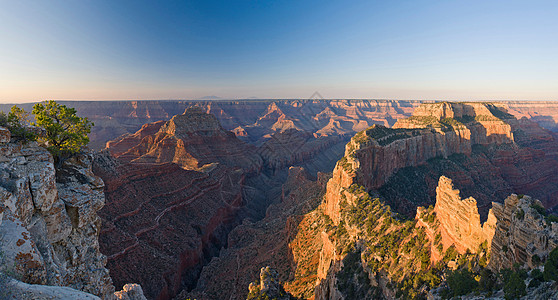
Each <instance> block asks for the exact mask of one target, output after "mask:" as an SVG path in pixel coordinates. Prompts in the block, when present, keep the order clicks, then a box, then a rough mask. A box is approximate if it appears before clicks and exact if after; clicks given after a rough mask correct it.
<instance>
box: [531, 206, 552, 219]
mask: <svg viewBox="0 0 558 300" xmlns="http://www.w3.org/2000/svg"><path fill="white" fill-rule="evenodd" d="M530 207H531V208H532V209H534V210H536V211H537V212H538V213H539V214H540V215H542V216H545V217H546V216H548V213H547V212H546V209H545V208H544V207H542V206H540V205H539V204H537V203H533V204H531V206H530Z"/></svg>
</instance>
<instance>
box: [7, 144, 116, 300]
mask: <svg viewBox="0 0 558 300" xmlns="http://www.w3.org/2000/svg"><path fill="white" fill-rule="evenodd" d="M103 187H104V184H103V181H102V180H101V179H100V178H99V177H97V176H95V175H93V173H92V171H91V161H90V156H88V155H80V156H77V157H74V158H72V159H69V160H66V161H65V162H64V163H63V165H62V167H61V168H60V169H58V170H55V167H54V163H53V158H52V156H51V155H50V153H49V152H48V151H47V150H46V149H44V148H42V147H39V146H38V145H37V143H36V142H29V143H28V144H21V143H2V144H0V253H2V257H1V259H2V264H1V267H0V272H1V273H4V274H11V275H10V276H12V277H15V278H17V279H19V280H20V281H22V282H20V281H18V280H11V281H8V283H7V285H8V287H10V286H11V287H12V288H13V289H14V292H15V293H17V294H18V295H20V294H21V293H23V294H21V295H23V296H25V295H48V294H49V293H50V294H53V293H56V288H50V287H43V286H46V285H48V286H66V287H69V288H73V289H76V290H79V291H83V292H87V293H91V294H94V295H97V296H99V297H102V298H105V299H110V298H112V297H113V292H114V286H113V285H112V281H111V278H110V277H109V272H108V270H107V269H106V268H105V264H106V257H105V256H104V255H102V254H101V253H100V251H99V244H98V236H99V230H100V219H99V218H98V217H97V214H96V212H97V211H98V210H99V209H101V207H102V206H103V205H104V201H105V198H104V194H103ZM29 284H31V285H29ZM37 293H38V294H37ZM68 293H69V294H72V293H75V294H76V295H79V292H77V291H72V290H71V289H61V290H60V295H66V294H67V295H69V294H68ZM25 297H27V296H25ZM29 297H34V296H29ZM84 297H85V296H84Z"/></svg>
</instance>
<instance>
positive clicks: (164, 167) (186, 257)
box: [95, 157, 244, 299]
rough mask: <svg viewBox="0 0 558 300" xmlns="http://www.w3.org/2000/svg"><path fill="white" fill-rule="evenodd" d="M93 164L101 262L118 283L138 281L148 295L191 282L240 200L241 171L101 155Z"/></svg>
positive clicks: (169, 292) (169, 293)
mask: <svg viewBox="0 0 558 300" xmlns="http://www.w3.org/2000/svg"><path fill="white" fill-rule="evenodd" d="M95 168H96V169H95V172H96V173H97V174H99V175H100V176H102V177H103V178H104V180H105V183H106V188H105V194H106V197H107V203H108V205H107V206H106V207H105V208H104V209H103V210H101V211H100V212H99V215H100V217H101V218H102V219H103V223H102V231H101V235H100V244H101V251H102V252H103V253H105V254H106V255H107V256H108V263H107V267H108V268H109V269H110V272H111V276H112V277H113V280H114V283H115V285H116V286H117V287H121V286H122V285H124V284H125V283H127V282H140V283H141V284H142V287H143V289H144V292H145V295H146V296H147V297H148V298H150V299H168V298H170V297H173V296H175V295H176V294H177V293H178V292H179V291H180V290H181V289H182V288H183V287H184V283H187V284H192V282H195V280H196V278H197V275H198V273H199V271H200V269H201V266H202V265H203V263H204V262H205V260H206V257H211V256H213V255H215V252H216V251H218V250H219V249H220V248H221V247H222V246H224V245H225V242H226V235H227V233H228V231H230V230H231V229H232V227H233V226H234V225H235V224H236V222H237V218H236V214H237V212H238V209H239V208H240V207H241V206H242V204H243V203H242V201H243V199H242V186H243V181H244V175H243V173H242V172H238V171H237V172H234V171H233V170H229V169H226V168H225V167H223V166H219V167H217V168H215V169H214V170H212V171H211V172H209V173H202V172H197V171H192V170H184V169H182V168H181V167H180V166H178V165H176V164H172V163H163V164H157V165H154V164H139V165H138V164H118V162H115V161H114V160H113V159H111V158H110V157H105V158H104V161H101V158H97V162H96V164H95Z"/></svg>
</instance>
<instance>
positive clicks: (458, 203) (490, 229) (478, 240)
mask: <svg viewBox="0 0 558 300" xmlns="http://www.w3.org/2000/svg"><path fill="white" fill-rule="evenodd" d="M434 212H435V213H436V218H437V219H438V221H439V222H440V225H441V226H440V227H441V234H442V243H443V245H444V250H445V249H447V248H449V247H450V246H451V245H455V247H456V249H457V251H458V252H460V253H465V252H466V251H467V250H472V251H476V250H477V249H478V248H479V246H480V245H481V244H482V243H483V242H485V241H486V242H487V244H488V245H491V242H492V237H493V236H494V230H495V229H496V218H495V217H494V215H493V214H492V213H489V214H488V220H487V221H486V222H485V223H484V224H482V225H481V222H480V215H479V213H478V208H477V201H476V200H475V199H474V198H472V197H469V198H466V199H461V197H460V195H459V190H457V189H454V188H453V183H452V181H451V179H449V178H447V177H445V176H442V177H440V180H439V181H438V187H437V188H436V206H435V207H434Z"/></svg>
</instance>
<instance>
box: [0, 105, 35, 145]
mask: <svg viewBox="0 0 558 300" xmlns="http://www.w3.org/2000/svg"><path fill="white" fill-rule="evenodd" d="M0 126H3V127H6V128H8V129H9V130H10V133H11V134H12V138H15V140H21V141H30V140H34V139H35V138H36V136H35V134H33V133H32V132H31V131H29V129H28V126H29V113H28V112H26V111H25V110H23V109H21V108H19V107H17V106H15V105H14V106H12V108H11V110H10V112H9V113H8V114H7V115H6V114H5V113H4V112H0Z"/></svg>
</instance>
